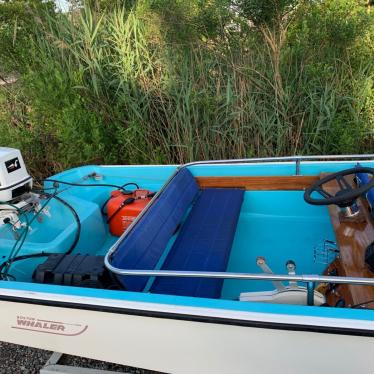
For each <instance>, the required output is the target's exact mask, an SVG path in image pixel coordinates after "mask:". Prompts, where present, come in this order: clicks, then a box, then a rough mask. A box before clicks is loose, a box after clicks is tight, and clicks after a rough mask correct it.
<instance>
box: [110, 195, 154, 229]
mask: <svg viewBox="0 0 374 374" xmlns="http://www.w3.org/2000/svg"><path fill="white" fill-rule="evenodd" d="M153 196H154V193H152V192H151V191H148V190H141V189H137V190H135V191H134V192H133V193H131V194H124V193H123V192H122V191H118V190H117V191H113V192H112V193H111V198H110V199H109V201H108V203H107V212H108V224H109V229H110V232H111V234H112V235H115V236H121V235H122V234H123V232H124V231H125V230H126V229H127V228H128V227H129V226H130V225H131V223H132V222H133V221H134V219H135V218H136V217H137V216H138V215H139V214H140V212H141V211H142V210H143V209H144V208H145V207H146V206H147V205H148V203H149V202H150V201H151V199H152V197H153Z"/></svg>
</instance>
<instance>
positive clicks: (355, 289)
mask: <svg viewBox="0 0 374 374" xmlns="http://www.w3.org/2000/svg"><path fill="white" fill-rule="evenodd" d="M325 175H326V174H325ZM323 176H324V175H321V177H323ZM338 189H339V187H338V184H337V183H336V182H331V183H330V184H329V185H328V187H327V188H326V190H328V191H330V192H334V193H336V192H337V191H338ZM357 203H358V205H359V206H360V209H361V211H362V213H363V214H364V216H365V222H341V221H340V219H339V208H338V207H337V206H336V205H330V206H329V207H328V208H329V213H330V218H331V222H332V225H333V227H334V231H335V236H336V240H337V244H338V247H339V249H340V259H338V260H337V270H338V275H339V276H347V277H360V278H361V277H362V278H374V272H372V271H370V270H369V268H368V267H367V265H366V264H365V250H366V248H367V247H368V245H369V244H371V243H372V242H373V241H374V221H373V218H372V217H371V216H370V213H369V210H368V206H367V204H366V202H365V201H363V200H362V199H361V198H360V199H358V201H357ZM340 288H341V289H342V294H344V296H346V298H347V299H348V300H346V303H348V304H349V303H352V304H353V305H355V304H360V303H365V302H366V301H370V300H374V286H353V285H344V286H343V285H342V286H340ZM368 307H369V308H374V303H371V304H369V305H368Z"/></svg>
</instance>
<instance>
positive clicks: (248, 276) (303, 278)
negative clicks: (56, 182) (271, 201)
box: [104, 154, 374, 305]
mask: <svg viewBox="0 0 374 374" xmlns="http://www.w3.org/2000/svg"><path fill="white" fill-rule="evenodd" d="M371 159H374V154H367V155H323V156H286V157H268V158H248V159H235V160H211V161H195V162H190V163H186V164H183V165H180V166H178V167H177V169H176V170H175V171H174V173H173V174H172V175H171V176H170V177H169V179H168V180H167V181H166V182H165V184H164V185H163V186H162V188H161V189H160V191H158V192H157V193H156V195H155V196H154V198H153V199H152V200H151V202H150V203H149V204H148V205H147V206H146V208H145V209H144V210H143V211H142V212H141V213H140V214H139V216H138V217H137V218H136V219H135V220H134V221H133V222H132V224H131V225H130V226H129V227H128V229H127V230H126V231H125V232H124V233H123V234H122V235H121V236H120V237H119V239H118V240H117V241H116V242H115V243H114V244H113V246H112V247H111V248H110V249H109V250H108V252H107V254H106V255H105V258H104V263H105V266H106V267H107V268H108V269H109V270H110V271H112V272H113V273H115V274H118V275H131V276H149V277H192V278H220V279H242V280H265V281H282V280H283V281H294V282H304V283H307V290H308V304H309V305H311V302H312V301H311V292H312V291H313V290H314V285H315V283H321V282H322V283H339V284H353V285H366V286H374V279H373V278H355V277H332V276H319V275H282V274H256V273H227V272H199V271H167V270H131V269H120V268H117V267H115V266H113V265H111V263H110V258H111V255H112V254H113V253H114V252H115V251H116V249H117V248H118V246H119V243H120V242H121V241H122V240H123V239H124V238H125V237H126V236H127V235H128V234H129V233H130V232H131V230H132V229H133V228H134V227H135V225H136V224H137V222H139V220H140V219H141V218H142V217H143V216H144V215H145V213H146V212H147V211H148V210H149V209H150V207H151V206H152V205H153V203H154V202H155V201H156V200H157V198H158V197H159V196H160V194H161V193H162V192H163V191H164V190H165V188H166V186H168V184H169V183H170V182H171V180H172V179H173V178H174V177H175V175H176V174H177V173H178V171H179V170H181V169H183V168H186V167H190V166H198V165H222V164H242V163H273V162H295V167H296V175H299V174H300V166H301V162H302V161H322V160H329V161H332V160H352V161H353V160H368V161H369V160H371Z"/></svg>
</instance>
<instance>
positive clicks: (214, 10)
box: [0, 0, 374, 177]
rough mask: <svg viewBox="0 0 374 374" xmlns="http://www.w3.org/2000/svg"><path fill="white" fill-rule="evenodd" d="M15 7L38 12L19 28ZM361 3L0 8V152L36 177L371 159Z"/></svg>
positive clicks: (189, 0)
mask: <svg viewBox="0 0 374 374" xmlns="http://www.w3.org/2000/svg"><path fill="white" fill-rule="evenodd" d="M20 3H22V4H23V5H25V4H27V5H28V6H27V7H26V8H27V9H28V11H30V12H32V15H33V17H30V13H28V16H27V17H26V18H25V21H24V22H23V26H22V27H21V26H20V24H19V23H18V22H19V21H18V20H19V19H21V18H22V17H21V16H18V15H17V14H20V13H19V12H20V10H19V9H17V6H18V5H19V4H20ZM365 4H366V3H365ZM365 4H364V3H362V4H361V3H360V2H359V1H357V0H344V1H343V0H321V1H297V0H272V1H268V2H264V1H260V0H236V1H230V0H138V1H132V2H130V1H127V2H125V3H124V1H117V2H112V1H94V0H91V1H89V2H87V3H86V4H85V6H84V7H83V8H80V7H79V6H77V7H76V8H75V9H74V10H73V11H72V12H70V13H69V14H61V13H58V12H54V11H53V7H52V6H51V4H47V5H46V4H44V3H43V2H42V1H38V0H28V1H27V0H17V1H16V0H14V1H10V2H7V3H0V45H3V44H5V45H7V51H8V52H6V53H2V52H0V76H1V75H2V74H5V73H9V72H12V73H14V70H16V72H17V73H18V74H19V75H20V79H19V81H18V82H17V84H14V85H4V86H0V144H2V145H9V146H15V147H19V148H21V150H22V151H23V153H24V154H25V157H26V158H27V163H28V164H29V165H30V166H31V170H32V172H33V173H34V174H35V175H36V176H38V177H39V176H40V177H41V176H43V175H47V174H50V173H53V172H56V171H60V170H61V169H64V168H67V167H71V166H75V165H80V164H85V163H182V162H187V161H191V160H200V159H216V158H237V157H252V156H280V155H291V154H327V153H351V152H352V153H364V152H372V151H373V149H374V91H373V88H374V86H373V78H374V58H373V57H374V38H373V37H374V16H372V15H371V14H370V12H369V11H368V8H367V7H366V5H365ZM7 7H8V8H7ZM12 7H13V8H12ZM3 9H8V16H7V17H5V16H4V14H5V13H2V11H3ZM9 9H12V11H13V13H12V14H11V12H10V11H9ZM22 9H25V6H23V7H22ZM22 12H24V10H22V11H21V15H22V14H23V13H22ZM2 15H3V17H2ZM11 30H13V33H12V32H11ZM14 30H17V32H16V33H15V32H14ZM2 51H5V49H2ZM9 51H10V52H9ZM1 70H3V73H1Z"/></svg>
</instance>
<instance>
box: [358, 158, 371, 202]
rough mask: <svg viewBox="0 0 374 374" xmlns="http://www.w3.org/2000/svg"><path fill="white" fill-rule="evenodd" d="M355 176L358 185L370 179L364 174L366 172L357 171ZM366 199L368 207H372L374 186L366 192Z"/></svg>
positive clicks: (366, 182)
mask: <svg viewBox="0 0 374 374" xmlns="http://www.w3.org/2000/svg"><path fill="white" fill-rule="evenodd" d="M357 165H358V166H360V164H357ZM356 178H357V182H358V184H359V185H360V186H363V185H365V184H368V183H369V182H370V180H371V178H370V177H369V175H368V174H366V173H357V174H356ZM366 200H367V201H368V203H369V205H370V207H371V208H372V209H373V208H374V188H371V189H370V190H369V191H368V192H367V193H366Z"/></svg>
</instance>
